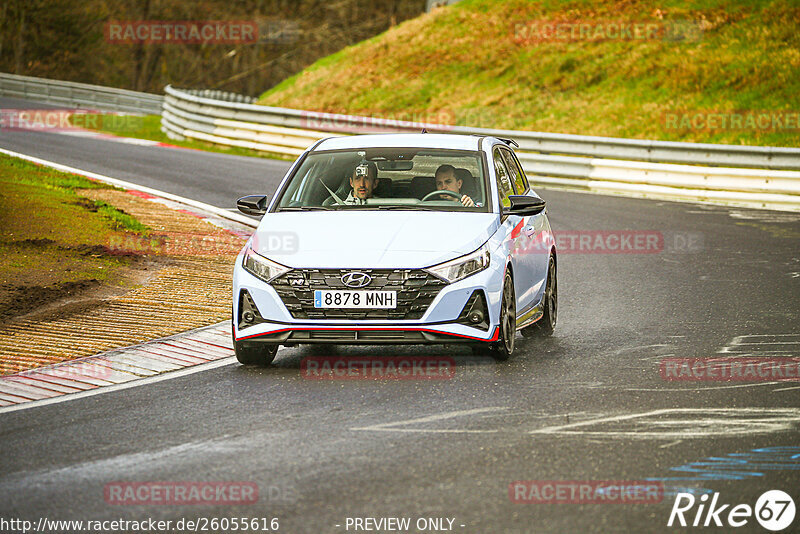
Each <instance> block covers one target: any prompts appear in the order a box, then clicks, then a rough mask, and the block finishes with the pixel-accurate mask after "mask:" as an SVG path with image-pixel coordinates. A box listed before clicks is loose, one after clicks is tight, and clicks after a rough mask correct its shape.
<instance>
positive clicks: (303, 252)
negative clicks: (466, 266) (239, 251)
mask: <svg viewBox="0 0 800 534" xmlns="http://www.w3.org/2000/svg"><path fill="white" fill-rule="evenodd" d="M498 224H499V220H498V217H497V215H496V214H492V213H458V212H428V211H349V212H295V213H268V214H266V215H264V217H263V218H262V220H261V223H260V224H259V225H258V229H257V230H256V232H255V234H253V237H252V244H253V249H254V250H255V251H256V252H257V253H259V254H261V255H262V256H265V257H267V258H269V259H271V260H273V261H276V262H278V263H280V264H283V265H286V266H287V267H294V268H323V269H331V268H342V269H368V268H375V269H386V268H422V267H430V266H431V265H436V264H437V263H441V262H444V261H448V260H451V259H453V258H457V257H459V256H463V255H464V254H468V253H470V252H472V251H473V250H475V249H477V248H478V247H480V246H481V245H482V244H483V243H485V242H486V241H487V240H488V239H489V237H490V236H491V235H492V234H494V232H495V230H496V229H497V226H498Z"/></svg>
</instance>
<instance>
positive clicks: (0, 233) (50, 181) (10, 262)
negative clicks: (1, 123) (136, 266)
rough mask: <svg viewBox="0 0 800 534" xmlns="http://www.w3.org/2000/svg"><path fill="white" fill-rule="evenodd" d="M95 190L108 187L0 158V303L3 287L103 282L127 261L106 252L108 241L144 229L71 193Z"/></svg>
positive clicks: (144, 232) (4, 292)
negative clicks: (81, 190)
mask: <svg viewBox="0 0 800 534" xmlns="http://www.w3.org/2000/svg"><path fill="white" fill-rule="evenodd" d="M97 188H111V187H110V186H108V185H105V184H102V183H98V182H93V181H91V180H88V179H86V178H84V177H81V176H76V175H72V174H66V173H62V172H59V171H56V170H53V169H49V168H47V167H42V166H38V165H35V164H33V163H29V162H26V161H23V160H20V159H16V158H11V157H8V156H0V283H1V284H2V285H1V286H0V289H2V291H0V307H2V304H3V298H4V297H7V296H8V292H9V291H11V292H13V291H16V290H18V289H20V288H32V287H59V286H60V285H63V284H65V283H70V282H83V281H87V280H96V281H106V280H109V279H111V278H112V277H113V276H114V275H115V273H117V272H118V270H119V269H120V268H122V267H125V266H126V265H128V264H129V263H130V258H127V257H124V256H119V255H114V254H110V253H109V251H108V250H107V246H108V244H109V243H110V242H111V240H112V239H113V238H114V237H115V236H117V238H118V236H120V235H122V236H125V235H130V234H131V233H137V234H142V235H147V234H148V233H149V229H148V228H147V227H146V226H144V225H143V224H141V223H140V222H139V221H137V220H136V219H135V218H133V217H131V216H130V215H128V214H126V213H123V212H122V211H120V210H118V209H116V208H114V207H113V206H110V205H108V204H106V203H103V202H96V201H93V200H90V199H88V198H85V197H81V196H80V194H79V193H78V192H77V190H80V189H97Z"/></svg>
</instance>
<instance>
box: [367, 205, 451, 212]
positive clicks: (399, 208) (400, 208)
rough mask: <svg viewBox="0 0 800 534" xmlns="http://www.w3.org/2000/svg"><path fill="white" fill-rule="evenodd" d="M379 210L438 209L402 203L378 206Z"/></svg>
mask: <svg viewBox="0 0 800 534" xmlns="http://www.w3.org/2000/svg"><path fill="white" fill-rule="evenodd" d="M378 209H379V210H414V211H439V210H435V209H432V208H425V207H423V206H404V205H394V206H378Z"/></svg>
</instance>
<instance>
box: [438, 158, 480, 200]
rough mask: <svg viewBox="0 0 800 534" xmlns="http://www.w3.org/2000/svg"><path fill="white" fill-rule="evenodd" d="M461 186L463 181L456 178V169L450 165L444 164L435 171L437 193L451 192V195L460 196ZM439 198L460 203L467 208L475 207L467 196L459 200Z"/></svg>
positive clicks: (443, 196)
mask: <svg viewBox="0 0 800 534" xmlns="http://www.w3.org/2000/svg"><path fill="white" fill-rule="evenodd" d="M463 184H464V181H463V180H461V179H460V178H459V177H458V176H456V168H455V167H453V166H452V165H447V164H445V165H442V166H440V167H439V168H438V169H436V190H437V191H452V192H453V193H458V194H461V186H462V185H463ZM439 198H443V199H444V198H446V199H448V200H452V201H453V202H461V204H463V205H464V206H467V207H472V206H475V202H473V201H472V199H471V198H470V197H469V195H463V196H462V197H461V200H458V199H456V198H453V197H451V196H450V195H442V196H440V197H439Z"/></svg>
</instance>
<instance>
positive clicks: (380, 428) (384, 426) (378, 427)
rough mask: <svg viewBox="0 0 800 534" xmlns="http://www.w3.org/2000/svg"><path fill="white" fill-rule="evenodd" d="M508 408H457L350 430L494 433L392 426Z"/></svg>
mask: <svg viewBox="0 0 800 534" xmlns="http://www.w3.org/2000/svg"><path fill="white" fill-rule="evenodd" d="M504 410H508V408H506V407H503V406H492V407H490V408H475V409H472V410H457V411H454V412H445V413H441V414H437V415H428V416H426V417H418V418H416V419H407V420H405V421H393V422H391V423H379V424H377V425H370V426H362V427H355V428H351V429H350V430H374V431H380V432H431V433H462V432H466V433H476V434H481V433H494V432H498V430H457V429H442V430H437V429H418V428H393V427H397V426H401V425H413V424H420V423H431V422H434V421H441V420H443V419H453V418H455V417H465V416H469V415H477V414H481V413H486V412H501V411H504Z"/></svg>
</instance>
